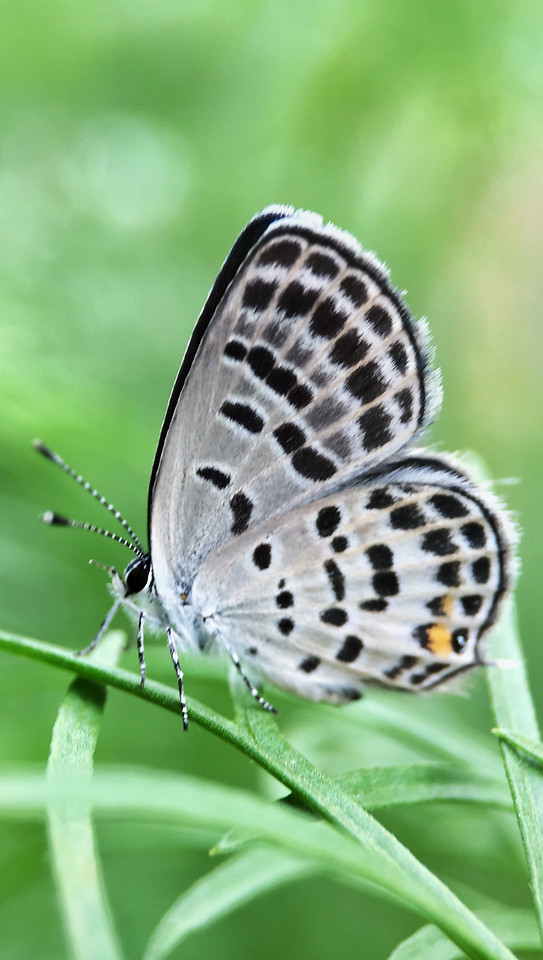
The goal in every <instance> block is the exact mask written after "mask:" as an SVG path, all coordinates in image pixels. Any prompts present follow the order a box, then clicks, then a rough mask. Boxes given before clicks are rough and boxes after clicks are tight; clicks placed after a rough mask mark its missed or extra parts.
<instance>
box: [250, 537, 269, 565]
mask: <svg viewBox="0 0 543 960" xmlns="http://www.w3.org/2000/svg"><path fill="white" fill-rule="evenodd" d="M253 563H254V565H255V567H258V569H259V570H267V569H268V567H269V565H270V563H271V547H270V545H269V543H259V544H258V546H257V547H255V548H254V550H253Z"/></svg>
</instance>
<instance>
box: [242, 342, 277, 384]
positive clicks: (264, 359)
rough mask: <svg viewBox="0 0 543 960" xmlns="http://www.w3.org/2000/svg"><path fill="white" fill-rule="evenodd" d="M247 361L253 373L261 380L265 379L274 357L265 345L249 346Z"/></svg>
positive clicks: (272, 364)
mask: <svg viewBox="0 0 543 960" xmlns="http://www.w3.org/2000/svg"><path fill="white" fill-rule="evenodd" d="M247 362H248V364H249V366H250V368H251V370H252V371H253V373H254V374H255V375H256V376H257V377H259V378H260V379H261V380H265V379H266V377H267V376H268V374H269V373H270V372H271V370H272V369H273V366H274V363H275V357H274V355H273V353H272V352H271V350H268V348H267V347H262V346H257V347H251V349H250V350H249V353H248V354H247Z"/></svg>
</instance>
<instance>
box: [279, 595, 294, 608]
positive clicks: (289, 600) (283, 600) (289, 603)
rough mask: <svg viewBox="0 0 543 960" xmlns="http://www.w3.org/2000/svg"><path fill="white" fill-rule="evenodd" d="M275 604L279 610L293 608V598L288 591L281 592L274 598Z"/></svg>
mask: <svg viewBox="0 0 543 960" xmlns="http://www.w3.org/2000/svg"><path fill="white" fill-rule="evenodd" d="M275 602H276V604H277V606H278V607H280V609H281V610H286V608H287V607H293V606H294V596H293V594H292V593H291V592H290V590H281V592H280V593H278V594H277V596H276V598H275Z"/></svg>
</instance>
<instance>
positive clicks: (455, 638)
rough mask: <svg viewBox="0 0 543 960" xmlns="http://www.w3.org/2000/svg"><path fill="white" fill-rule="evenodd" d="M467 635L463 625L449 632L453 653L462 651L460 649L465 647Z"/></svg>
mask: <svg viewBox="0 0 543 960" xmlns="http://www.w3.org/2000/svg"><path fill="white" fill-rule="evenodd" d="M468 637H469V634H468V631H467V630H466V629H465V628H464V627H459V628H458V630H453V632H452V634H451V642H452V648H453V650H454V652H455V653H462V651H463V650H465V649H466V644H467V642H468Z"/></svg>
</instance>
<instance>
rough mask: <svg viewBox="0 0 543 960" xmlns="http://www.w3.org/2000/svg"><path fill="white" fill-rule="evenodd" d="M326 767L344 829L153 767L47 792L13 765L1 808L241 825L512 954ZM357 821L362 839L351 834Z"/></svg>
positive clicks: (482, 946)
mask: <svg viewBox="0 0 543 960" xmlns="http://www.w3.org/2000/svg"><path fill="white" fill-rule="evenodd" d="M290 760H291V761H292V760H293V757H292V756H291V757H290ZM319 776H322V775H319V774H318V771H316V773H315V777H314V778H312V785H311V789H312V790H314V791H315V795H316V797H317V799H318V800H319V802H324V801H325V800H326V801H327V802H330V804H331V806H332V808H333V809H332V814H333V815H334V816H335V817H336V818H337V819H338V820H344V822H345V825H346V826H345V828H344V829H342V830H341V831H338V830H334V829H333V828H332V827H331V826H330V825H329V824H326V823H324V822H323V823H315V822H314V821H313V820H311V819H310V818H308V817H307V816H306V815H304V814H302V813H299V812H298V811H295V810H291V809H289V808H287V807H285V806H284V805H281V804H272V805H270V804H269V803H268V802H266V801H264V800H262V799H260V798H257V797H254V796H252V795H251V794H248V793H246V792H244V791H241V790H233V789H231V788H227V787H223V786H219V785H217V784H214V783H207V782H204V781H202V780H196V779H194V778H191V777H188V776H180V775H176V776H174V775H166V774H158V773H156V772H155V771H152V772H147V771H144V772H141V771H135V770H131V771H127V770H122V771H96V773H95V774H94V776H93V778H92V781H91V783H90V784H88V785H87V784H86V783H85V784H78V783H77V782H73V781H68V782H66V783H64V784H62V785H59V789H58V790H57V791H56V792H52V791H51V785H50V784H49V791H46V789H45V784H44V782H43V780H42V779H41V778H40V777H39V776H36V775H32V774H28V775H19V776H17V775H16V774H6V775H5V776H4V777H3V778H2V779H1V780H0V811H2V812H3V813H4V815H9V816H11V817H15V818H18V819H21V818H22V817H25V816H26V817H28V816H31V817H34V818H35V817H36V816H38V815H39V814H40V813H41V811H42V810H43V807H44V804H45V803H46V802H49V803H65V802H66V799H67V798H68V799H70V800H72V799H73V800H75V801H79V800H80V799H81V798H83V799H85V800H86V801H89V802H90V803H92V807H93V811H94V815H95V816H98V815H102V816H103V815H107V816H109V817H112V816H113V817H121V818H122V819H127V818H129V819H130V821H131V822H132V821H134V820H137V819H139V818H141V819H143V820H146V821H148V820H150V821H152V822H157V821H158V822H163V823H170V824H172V825H175V824H181V825H189V826H195V827H207V828H209V827H210V826H211V827H214V828H215V829H216V830H217V832H218V833H220V834H222V833H224V832H226V831H227V830H230V829H233V828H237V829H239V828H243V829H246V830H248V831H249V832H252V833H256V834H258V835H259V836H260V838H261V839H262V841H264V842H267V843H271V844H272V845H273V846H275V847H280V848H281V849H282V850H285V851H286V852H287V853H289V854H291V855H292V856H295V857H298V858H300V859H303V860H308V861H312V862H313V863H316V864H319V865H320V866H321V868H322V869H325V870H327V871H328V872H333V873H335V874H339V875H345V876H347V877H349V876H352V877H354V878H356V879H357V880H359V881H362V882H363V883H364V884H365V885H369V886H370V887H371V888H372V889H373V891H374V892H376V891H381V893H382V894H383V893H384V894H385V895H386V896H387V897H389V898H392V899H394V900H396V902H399V903H402V904H403V905H404V906H409V907H411V908H412V909H414V910H415V911H417V912H419V913H420V914H422V915H423V916H425V917H427V918H428V919H429V920H431V922H435V923H436V924H437V925H438V926H440V928H441V929H442V930H444V931H445V932H446V934H447V936H449V937H450V938H451V939H452V940H454V942H455V943H457V944H458V945H459V946H460V947H461V949H462V950H463V951H464V953H465V954H466V955H467V956H468V957H471V958H473V960H512V955H511V953H510V951H509V950H508V949H507V948H506V947H505V945H504V944H503V943H501V942H500V941H499V940H498V939H497V938H496V937H495V936H494V934H493V933H491V931H490V930H488V929H487V928H486V927H485V926H484V924H482V923H481V921H480V920H478V919H477V917H475V915H474V914H473V913H471V912H470V911H469V910H468V909H467V908H466V907H465V906H464V905H463V904H462V903H460V901H459V900H458V899H457V898H456V897H455V896H454V895H453V894H452V892H451V891H450V890H449V889H448V888H447V887H446V886H444V884H442V883H441V882H440V881H439V880H438V879H437V878H436V877H434V876H433V875H432V874H431V873H430V872H429V871H428V870H426V869H425V868H424V867H423V866H422V864H420V863H418V862H417V861H416V860H415V858H414V857H413V856H412V855H411V854H410V853H409V851H407V850H405V848H403V847H402V846H401V844H399V843H398V841H396V840H395V839H394V837H392V836H391V835H390V834H388V833H387V831H385V830H384V829H383V828H382V827H381V826H380V825H379V824H378V823H376V822H375V821H373V820H372V818H371V817H370V816H369V815H368V814H367V813H365V811H363V810H362V809H361V808H360V807H357V805H356V804H355V803H354V801H352V800H351V799H350V798H344V797H343V796H342V795H340V793H339V792H338V791H337V788H336V787H335V786H334V785H333V784H331V787H330V793H329V796H328V797H326V796H325V794H326V788H325V783H324V781H326V778H324V781H323V782H321V783H319V780H318V777H319ZM60 786H62V789H60ZM308 789H309V787H308ZM78 791H79V792H78ZM332 791H333V792H332ZM343 807H344V808H345V809H344V810H343V812H342V813H341V815H340V813H339V811H340V810H341V809H342V808H343ZM349 827H350V828H351V831H352V832H353V833H356V834H357V839H358V838H359V839H358V842H357V841H356V840H355V839H354V837H353V836H348V835H347V833H346V830H347V829H348V828H349Z"/></svg>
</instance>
